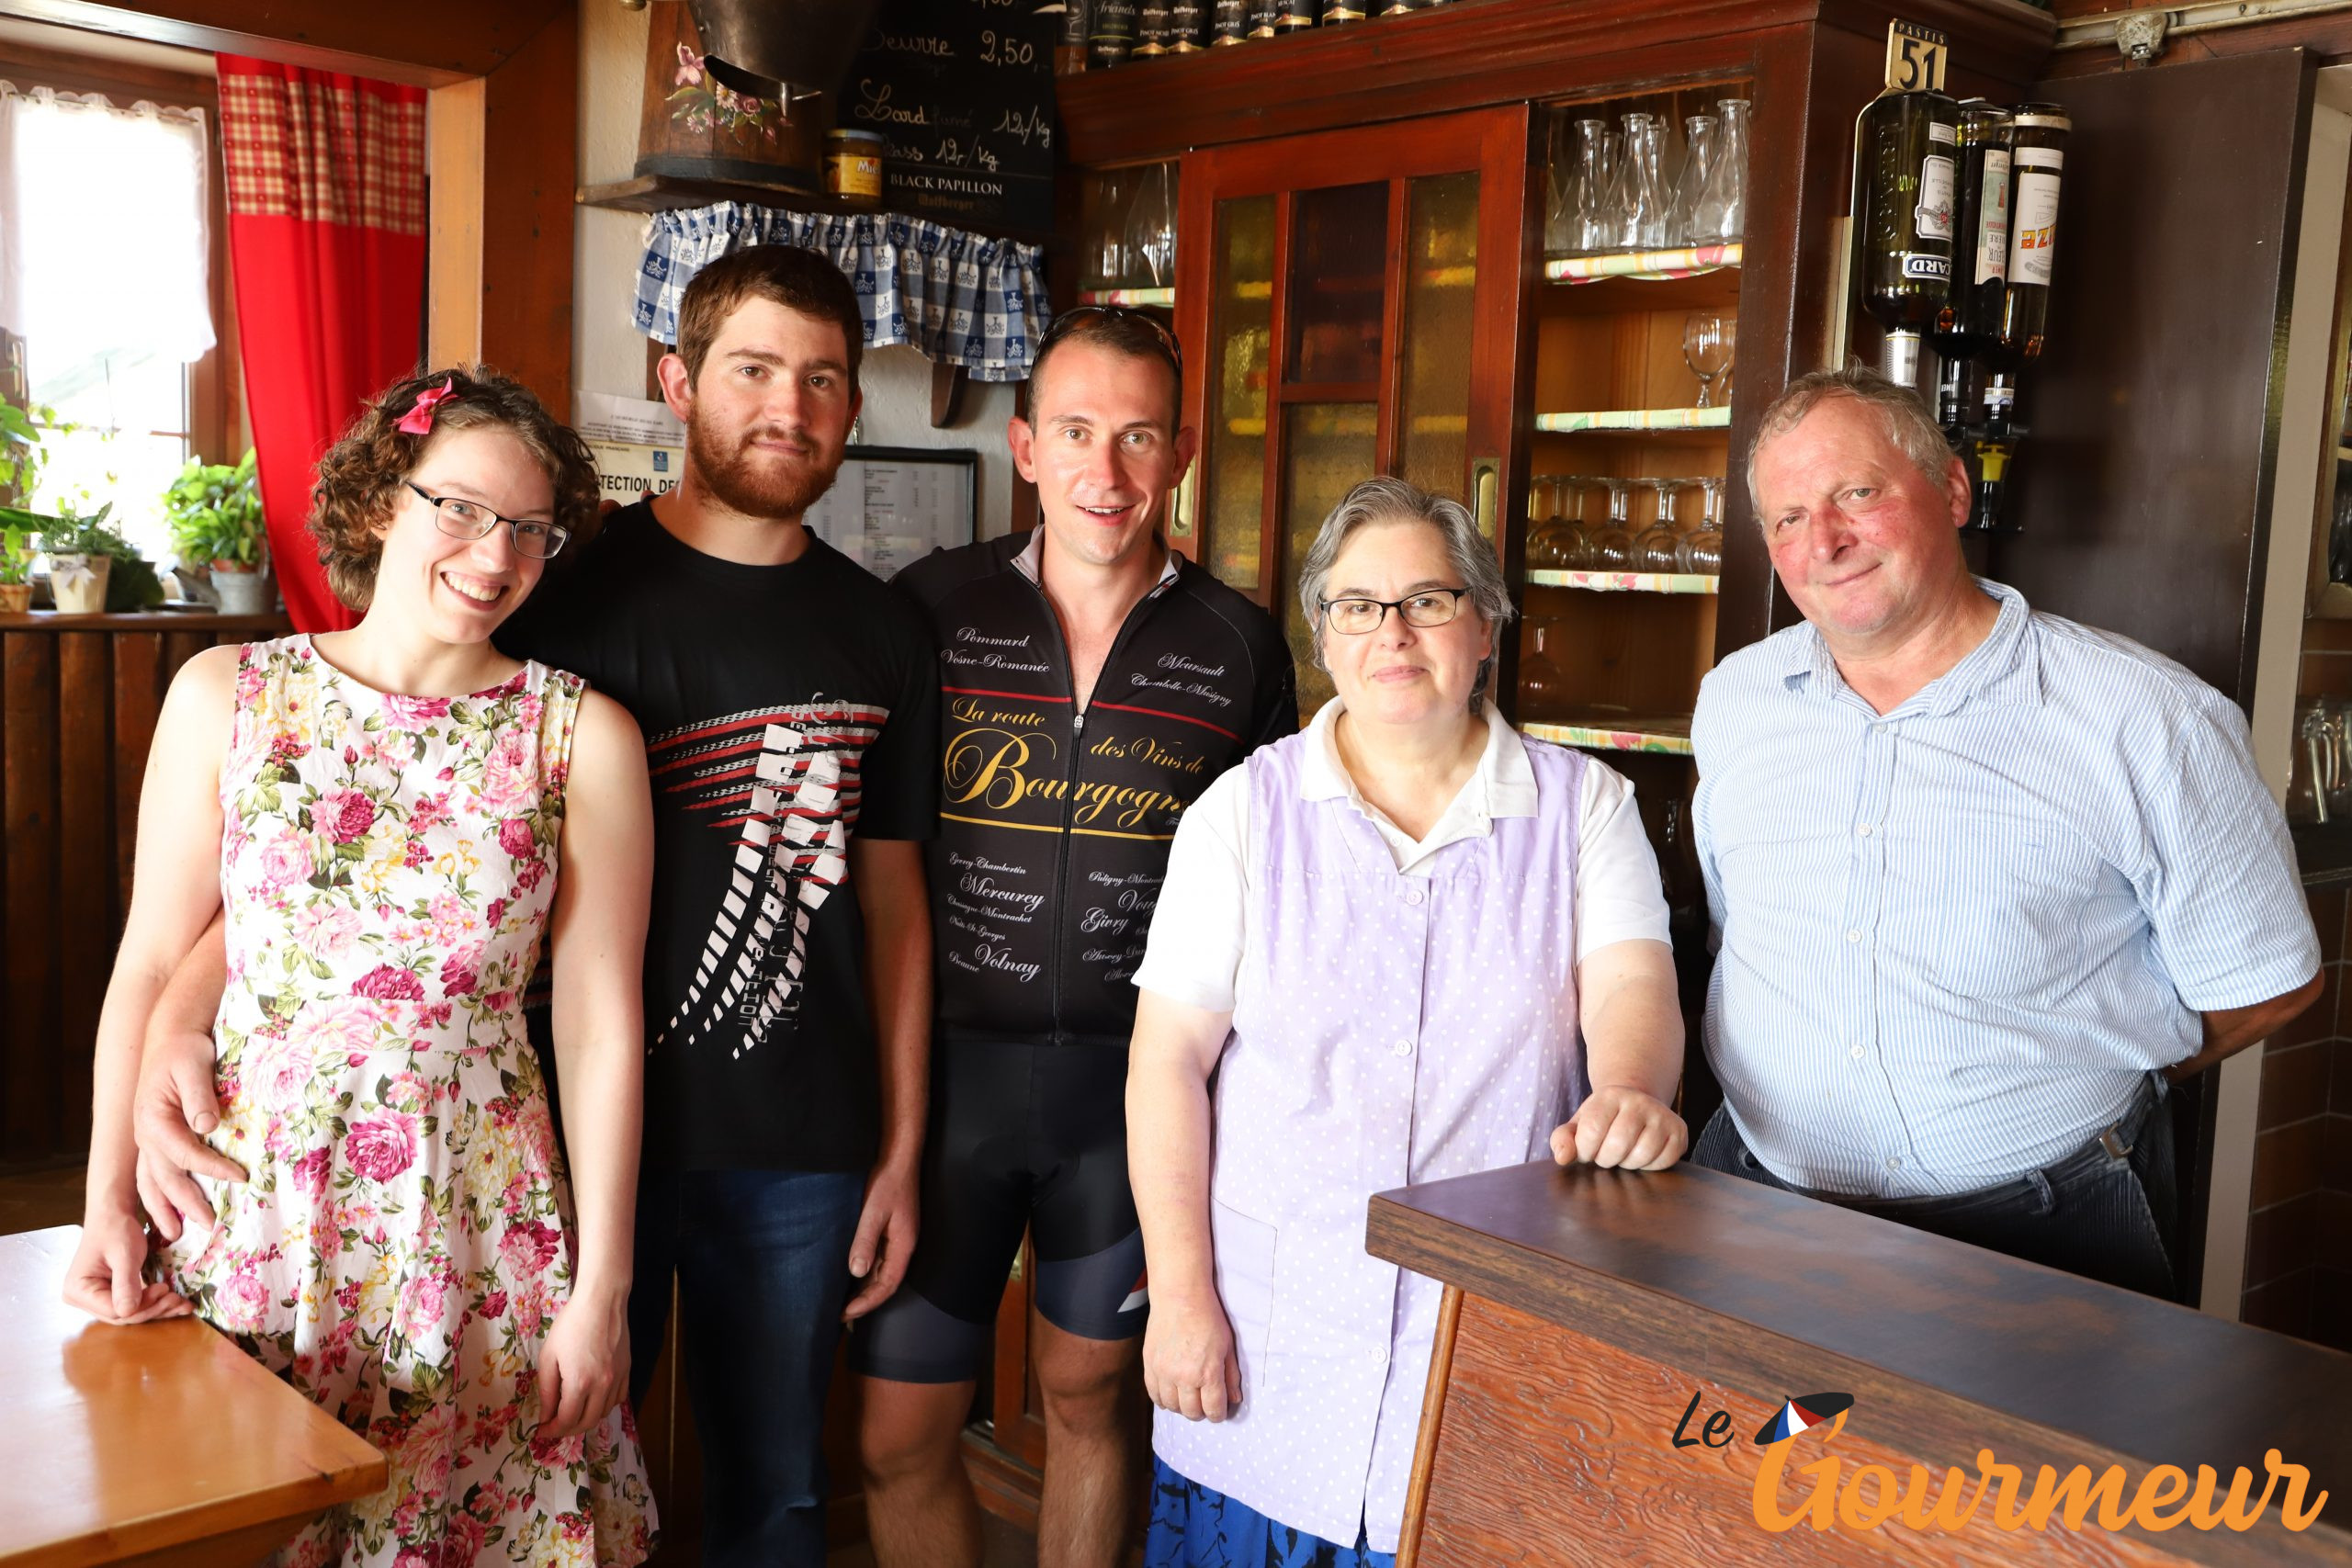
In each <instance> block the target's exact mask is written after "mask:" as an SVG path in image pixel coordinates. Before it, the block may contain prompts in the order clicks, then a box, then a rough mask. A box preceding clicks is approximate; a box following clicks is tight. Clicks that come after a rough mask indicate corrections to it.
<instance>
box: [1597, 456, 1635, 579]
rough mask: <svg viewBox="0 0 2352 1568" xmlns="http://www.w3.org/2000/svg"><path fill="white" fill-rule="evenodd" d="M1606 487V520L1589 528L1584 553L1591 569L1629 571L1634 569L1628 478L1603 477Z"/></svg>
mask: <svg viewBox="0 0 2352 1568" xmlns="http://www.w3.org/2000/svg"><path fill="white" fill-rule="evenodd" d="M1600 482H1601V483H1602V484H1603V485H1605V486H1607V487H1608V490H1609V520H1608V521H1607V522H1605V523H1603V524H1602V525H1600V527H1599V528H1597V529H1595V530H1594V531H1593V535H1592V547H1591V548H1590V549H1589V551H1588V552H1587V554H1588V555H1589V557H1590V558H1591V561H1592V570H1595V571H1631V570H1634V529H1633V516H1634V514H1633V512H1632V510H1631V508H1630V506H1629V505H1628V498H1629V497H1630V496H1631V495H1632V494H1633V490H1634V481H1633V480H1631V479H1603V480H1601V481H1600Z"/></svg>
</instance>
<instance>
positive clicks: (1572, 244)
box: [1544, 114, 1583, 257]
mask: <svg viewBox="0 0 2352 1568" xmlns="http://www.w3.org/2000/svg"><path fill="white" fill-rule="evenodd" d="M1544 148H1545V151H1544V255H1545V256H1546V257H1556V256H1567V255H1574V254H1576V249H1577V196H1578V193H1579V192H1580V191H1581V190H1582V188H1583V180H1582V169H1581V167H1580V164H1579V160H1578V157H1577V148H1576V142H1575V137H1574V136H1573V134H1572V130H1571V127H1570V126H1569V124H1568V117H1567V116H1566V114H1555V115H1553V116H1552V123H1551V127H1550V129H1549V130H1547V131H1546V132H1545V133H1544Z"/></svg>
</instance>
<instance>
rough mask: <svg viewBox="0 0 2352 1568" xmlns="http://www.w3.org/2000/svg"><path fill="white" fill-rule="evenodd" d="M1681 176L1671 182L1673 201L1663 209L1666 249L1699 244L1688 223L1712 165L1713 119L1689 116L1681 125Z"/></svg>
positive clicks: (1693, 215) (1697, 207) (1704, 187)
mask: <svg viewBox="0 0 2352 1568" xmlns="http://www.w3.org/2000/svg"><path fill="white" fill-rule="evenodd" d="M1682 130H1683V137H1682V145H1683V152H1682V173H1681V174H1680V175H1679V176H1677V178H1676V179H1675V182H1674V199H1673V200H1672V201H1670V202H1669V203H1668V204H1667V209H1666V210H1667V218H1666V243H1668V244H1669V245H1695V244H1697V243H1699V240H1698V236H1697V234H1696V233H1695V232H1694V231H1693V228H1692V221H1693V219H1694V217H1695V215H1696V214H1697V212H1698V210H1699V197H1700V193H1701V192H1702V191H1704V190H1705V189H1706V188H1707V175H1708V174H1709V172H1710V171H1712V170H1713V168H1714V164H1715V117H1714V116H1713V115H1711V114H1694V115H1691V116H1689V117H1688V118H1685V119H1684V120H1683V122H1682Z"/></svg>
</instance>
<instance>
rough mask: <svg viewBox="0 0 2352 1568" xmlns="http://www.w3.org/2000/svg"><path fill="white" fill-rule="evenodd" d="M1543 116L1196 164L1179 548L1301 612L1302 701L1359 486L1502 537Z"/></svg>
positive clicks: (1316, 684) (1361, 135) (1265, 145)
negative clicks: (1406, 491) (1315, 620)
mask: <svg viewBox="0 0 2352 1568" xmlns="http://www.w3.org/2000/svg"><path fill="white" fill-rule="evenodd" d="M1528 124H1529V114H1528V110H1527V108H1526V107H1525V106H1524V105H1515V106H1511V107H1506V108H1498V109H1487V110H1482V111H1479V112H1476V113H1473V114H1463V115H1449V116H1441V117H1437V118H1430V119H1422V120H1413V121H1408V122H1404V123H1401V124H1397V125H1391V126H1381V127H1375V128H1369V129H1366V130H1356V131H1332V132H1325V133H1322V134H1319V135H1314V136H1300V137H1285V138H1279V139H1276V140H1274V141H1263V142H1250V143H1247V144H1244V145H1241V146H1237V147H1226V148H1217V149H1213V150H1211V151H1209V152H1203V153H1199V154H1196V155H1194V156H1193V157H1190V158H1187V159H1186V160H1185V161H1184V170H1183V175H1182V189H1183V206H1182V213H1181V216H1180V219H1179V228H1178V233H1179V236H1180V239H1179V251H1178V264H1177V283H1176V321H1177V332H1178V335H1179V336H1180V337H1181V338H1182V341H1183V343H1184V346H1185V356H1186V360H1187V363H1188V364H1191V365H1193V366H1197V367H1199V368H1198V369H1197V370H1196V371H1195V372H1194V373H1193V375H1191V376H1189V377H1188V378H1186V384H1185V389H1184V395H1185V418H1186V423H1189V424H1191V425H1192V426H1193V428H1194V429H1195V430H1197V431H1198V432H1199V433H1200V442H1201V451H1200V458H1199V465H1200V470H1201V471H1200V474H1199V476H1198V478H1197V479H1195V480H1194V482H1193V489H1192V493H1193V497H1196V498H1197V502H1196V504H1195V505H1193V506H1192V507H1191V508H1189V509H1188V510H1187V511H1185V512H1184V513H1182V514H1181V515H1180V518H1179V521H1178V524H1177V528H1178V536H1177V538H1178V543H1179V545H1180V547H1186V548H1188V549H1189V550H1190V552H1191V553H1192V554H1193V555H1194V556H1195V558H1198V559H1200V560H1201V561H1203V563H1204V564H1205V565H1206V566H1207V567H1208V568H1209V569H1210V570H1212V571H1213V572H1215V573H1216V575H1217V576H1218V577H1220V578H1222V579H1223V580H1224V581H1227V582H1228V583H1231V584H1232V585H1233V586H1234V587H1236V588H1238V589H1239V590H1241V591H1242V592H1245V593H1247V594H1249V595H1250V597H1251V598H1253V599H1255V600H1257V601H1258V603H1260V604H1264V605H1266V606H1267V607H1268V608H1269V609H1270V610H1272V612H1273V613H1274V615H1276V616H1277V617H1278V618H1279V619H1280V620H1281V621H1282V623H1283V629H1284V631H1285V632H1286V633H1287V634H1288V636H1289V638H1290V643H1291V651H1292V653H1293V655H1294V656H1295V658H1296V659H1297V661H1298V668H1299V686H1300V707H1301V708H1302V710H1304V711H1303V714H1302V716H1305V715H1306V714H1311V713H1312V712H1313V710H1314V709H1315V708H1316V707H1317V706H1319V705H1321V703H1322V701H1323V700H1324V699H1326V698H1328V697H1329V695H1330V685H1329V678H1328V677H1326V676H1325V675H1324V674H1323V673H1322V671H1319V670H1317V669H1316V668H1315V667H1314V661H1313V659H1312V649H1311V647H1310V639H1309V637H1308V636H1307V629H1306V618H1305V615H1304V612H1303V611H1302V609H1301V607H1300V605H1299V603H1298V597H1297V587H1296V585H1297V577H1298V563H1299V560H1300V558H1302V557H1303V556H1304V555H1305V554H1306V549H1307V547H1308V546H1309V545H1311V544H1312V543H1313V542H1314V538H1315V533H1316V530H1317V528H1318V527H1319V526H1320V525H1321V524H1322V522H1323V519H1324V516H1325V515H1326V514H1327V513H1329V511H1330V509H1331V507H1332V506H1333V505H1334V504H1335V503H1336V502H1338V501H1339V500H1340V497H1341V496H1342V495H1344V494H1345V493H1346V491H1347V490H1348V488H1349V487H1350V486H1351V485H1352V484H1354V483H1355V482H1356V481H1357V480H1359V479H1366V478H1369V477H1370V476H1372V475H1374V474H1380V473H1390V474H1399V475H1402V476H1403V477H1405V478H1407V479H1411V480H1413V481H1414V482H1415V483H1418V484H1420V485H1423V486H1426V487H1428V488H1430V489H1432V490H1435V491H1440V492H1442V493H1446V494H1451V495H1454V496H1457V497H1461V498H1464V499H1465V500H1467V501H1469V502H1471V504H1472V507H1473V510H1474V511H1475V512H1476V514H1477V517H1478V521H1479V524H1480V526H1481V527H1482V528H1483V529H1484V530H1485V531H1486V532H1487V535H1488V536H1490V537H1493V536H1497V535H1498V520H1499V512H1500V508H1501V505H1502V496H1503V483H1504V478H1503V476H1504V471H1505V465H1506V463H1507V461H1508V458H1509V455H1510V446H1511V438H1512V425H1513V420H1514V415H1515V406H1514V405H1515V402H1516V398H1515V396H1514V394H1515V392H1516V389H1517V387H1518V382H1519V361H1520V353H1521V342H1522V334H1521V333H1519V332H1518V331H1517V330H1516V328H1515V322H1516V321H1517V319H1518V315H1519V311H1520V307H1521V303H1522V299H1523V293H1524V274H1525V270H1526V264H1527V255H1526V246H1525V243H1524V231H1525V215H1526V208H1527V200H1526V198H1527V186H1528V181H1529V177H1530V164H1529V160H1528V144H1527V143H1528ZM1194 236H1199V237H1200V243H1195V242H1194V239H1193V237H1194Z"/></svg>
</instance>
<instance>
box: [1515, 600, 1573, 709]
mask: <svg viewBox="0 0 2352 1568" xmlns="http://www.w3.org/2000/svg"><path fill="white" fill-rule="evenodd" d="M1552 626H1553V623H1552V622H1550V621H1534V620H1531V621H1530V622H1529V623H1528V626H1527V640H1528V642H1529V644H1530V645H1531V647H1530V651H1529V652H1528V655H1527V657H1526V658H1524V659H1522V660H1520V661H1519V710H1520V712H1521V714H1523V715H1525V716H1527V717H1529V718H1547V717H1550V716H1552V715H1554V714H1556V713H1558V712H1559V711H1560V710H1561V709H1563V708H1565V707H1566V706H1567V705H1568V704H1567V696H1568V694H1567V684H1566V682H1565V681H1563V680H1562V679H1561V676H1560V667H1559V666H1558V665H1557V664H1555V663H1554V662H1553V661H1552V658H1551V655H1550V654H1549V653H1548V652H1547V651H1546V650H1545V649H1544V643H1545V641H1546V640H1547V639H1548V634H1549V633H1550V632H1551V630H1552Z"/></svg>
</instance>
